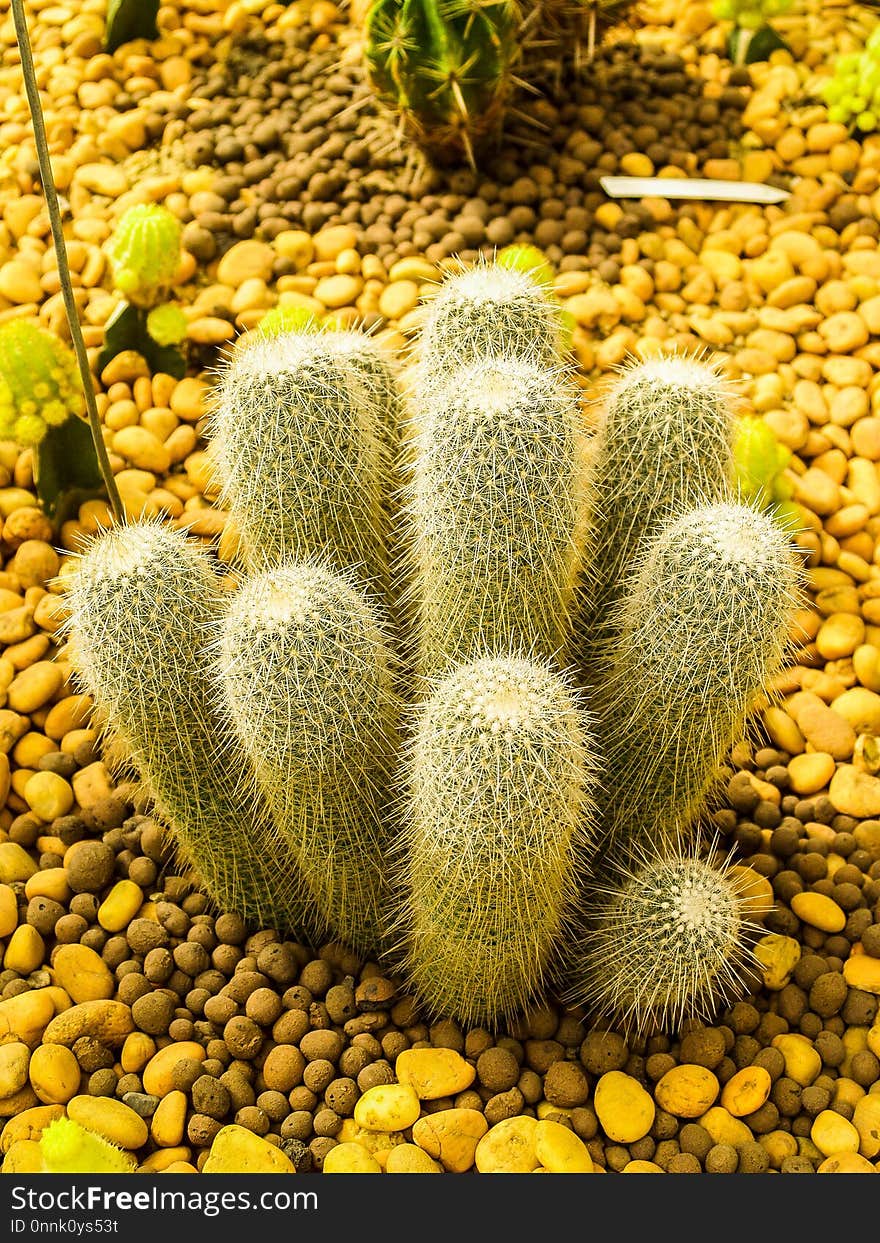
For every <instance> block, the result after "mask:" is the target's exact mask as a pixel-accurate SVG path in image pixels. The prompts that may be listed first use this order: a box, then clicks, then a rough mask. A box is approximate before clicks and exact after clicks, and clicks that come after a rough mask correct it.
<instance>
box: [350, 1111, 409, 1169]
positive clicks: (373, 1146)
mask: <svg viewBox="0 0 880 1243" xmlns="http://www.w3.org/2000/svg"><path fill="white" fill-rule="evenodd" d="M336 1139H337V1141H338V1142H339V1143H340V1144H346V1143H353V1144H360V1146H361V1148H363V1149H365V1150H366V1151H367V1152H368V1153H369V1154H370V1156H371V1157H373V1158H374V1160H376V1161H378V1162H379V1165H380V1166H381V1167H382V1169H383V1170H384V1169H385V1165H386V1163H387V1161H388V1157H389V1155H390V1154H391V1152H392V1151H393V1150H394V1149H395V1148H397V1147H399V1146H400V1145H401V1144H403V1143H405V1142H406V1137H405V1135H404V1133H403V1132H402V1131H368V1130H367V1129H366V1127H362V1126H358V1124H357V1123H356V1122H355V1120H354V1118H346V1119H345V1121H344V1122H343V1123H342V1126H341V1127H340V1128H339V1134H338V1135H337V1136H336Z"/></svg>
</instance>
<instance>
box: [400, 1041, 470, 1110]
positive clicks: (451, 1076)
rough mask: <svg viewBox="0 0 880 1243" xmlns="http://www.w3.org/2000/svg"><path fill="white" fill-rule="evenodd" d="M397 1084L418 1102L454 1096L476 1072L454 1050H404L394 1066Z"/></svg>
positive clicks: (464, 1088)
mask: <svg viewBox="0 0 880 1243" xmlns="http://www.w3.org/2000/svg"><path fill="white" fill-rule="evenodd" d="M394 1073H395V1075H396V1076H397V1079H398V1081H399V1082H400V1083H404V1084H409V1085H410V1086H411V1087H412V1088H413V1090H414V1091H415V1093H416V1096H417V1097H418V1098H419V1100H422V1101H432V1100H437V1099H438V1098H439V1097H442V1096H457V1095H458V1093H459V1092H464V1091H466V1090H467V1089H468V1088H469V1087H470V1086H471V1084H472V1083H473V1081H474V1079H475V1077H476V1073H477V1072H476V1069H475V1068H474V1067H473V1066H472V1065H471V1064H470V1063H469V1062H466V1061H465V1060H464V1058H463V1057H462V1056H461V1054H460V1053H456V1051H455V1050H454V1049H404V1051H403V1052H402V1053H400V1054H399V1055H398V1057H397V1060H396V1062H395V1063H394Z"/></svg>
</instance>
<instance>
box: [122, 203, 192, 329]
mask: <svg viewBox="0 0 880 1243" xmlns="http://www.w3.org/2000/svg"><path fill="white" fill-rule="evenodd" d="M181 237H182V231H181V226H180V221H179V220H178V219H177V217H176V216H175V215H174V213H173V212H170V211H169V210H168V208H167V207H161V206H160V205H159V204H158V203H137V204H136V205H135V206H134V207H129V209H128V210H127V211H126V212H124V213H123V214H122V216H121V217H120V219H119V222H118V223H117V225H116V228H115V229H114V231H113V234H112V236H111V237H110V238H109V240H108V242H107V246H106V250H107V256H108V258H109V260H110V267H111V271H112V274H113V284H114V285H115V286H116V288H117V289H118V290H119V292H120V293H122V294H124V295H125V296H126V298H128V300H129V301H130V302H132V303H135V304H137V305H139V306H150V305H152V304H153V303H154V302H155V301H156V298H157V296H158V294H159V293H160V292H161V291H162V290H163V289H165V288H166V287H167V286H168V285H170V284H171V283H172V281H173V279H174V276H175V274H176V272H177V269H178V267H179V265H180V256H181Z"/></svg>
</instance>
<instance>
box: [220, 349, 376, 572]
mask: <svg viewBox="0 0 880 1243" xmlns="http://www.w3.org/2000/svg"><path fill="white" fill-rule="evenodd" d="M332 335H333V334H331V333H326V334H325V333H321V332H313V331H310V330H305V331H302V332H289V333H284V334H282V335H279V336H272V337H262V336H260V335H259V334H257V333H253V334H248V336H247V337H245V338H244V339H243V340H242V342H241V344H240V345H239V346H238V347H237V348H236V349H235V350H233V351H232V354H231V357H230V358H229V360H228V362H227V363H226V364H225V366H224V368H223V370H222V372H221V374H220V377H219V383H218V385H217V389H216V394H215V396H216V401H215V404H214V409H213V412H212V418H211V423H212V450H213V457H214V461H215V464H216V468H217V473H218V477H219V480H220V484H221V497H220V501H221V504H223V505H225V506H226V507H227V508H228V510H229V512H230V515H231V516H232V518H233V520H234V521H235V523H236V525H237V527H238V529H239V531H240V533H241V537H242V547H243V549H244V555H245V560H246V563H247V566H248V568H249V569H251V570H259V569H267V568H269V567H270V566H273V565H279V564H281V563H282V562H284V561H285V560H288V559H290V558H295V559H297V560H304V559H308V558H309V557H314V556H326V557H327V558H328V559H329V560H330V562H331V563H332V564H333V565H335V566H336V567H337V568H339V569H348V568H353V567H358V568H359V569H360V570H361V572H362V575H363V576H364V577H366V578H367V579H368V580H369V581H370V582H371V583H373V584H376V585H385V584H386V583H387V568H388V567H387V556H386V552H385V535H386V528H387V517H386V511H385V508H384V506H383V496H384V493H385V490H386V487H387V483H388V473H389V469H390V463H389V460H388V454H387V450H386V448H385V446H384V443H383V438H382V429H381V427H380V424H379V416H378V413H377V409H376V405H375V402H372V401H371V400H370V392H369V390H368V389H367V388H366V387H365V385H364V384H363V383H362V381H361V380H360V378H359V376H358V373H357V371H356V369H355V368H353V367H352V366H350V365H349V364H348V363H346V362H345V361H344V359H343V358H341V357H340V355H339V353H338V352H337V351H336V350H335V349H334V348H333V347H332V346H328V341H329V340H330V338H331V337H332Z"/></svg>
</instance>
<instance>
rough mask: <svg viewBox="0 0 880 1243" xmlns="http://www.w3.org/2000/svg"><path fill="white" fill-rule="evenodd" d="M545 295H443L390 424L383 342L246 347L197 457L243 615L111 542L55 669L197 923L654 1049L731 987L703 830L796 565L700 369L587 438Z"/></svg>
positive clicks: (694, 364)
mask: <svg viewBox="0 0 880 1243" xmlns="http://www.w3.org/2000/svg"><path fill="white" fill-rule="evenodd" d="M531 264H532V257H531V256H530V257H529V259H528V263H520V262H518V261H516V260H515V261H514V262H512V263H511V264H510V266H505V265H504V264H489V263H486V262H481V263H480V264H478V265H477V266H476V267H474V268H472V269H466V270H462V271H460V272H458V273H457V274H454V275H449V276H448V277H447V278H446V280H445V282H444V284H443V285H442V286H441V288H440V289H439V290H438V291H437V292H436V296H434V297H433V298H432V299H431V300H430V301H429V302H428V303H427V304H426V307H425V315H424V321H423V329H422V333H421V336H420V338H419V340H418V342H417V352H416V355H415V360H414V365H413V366H411V367H410V369H409V372H408V382H407V385H406V388H405V390H404V386H403V385H399V384H398V379H397V374H396V369H395V367H394V366H393V365H392V364H390V363H389V362H388V361H387V360H386V359H385V357H384V355H383V354H382V352H381V350H380V348H379V346H378V345H377V343H376V342H375V341H374V340H373V339H372V338H370V337H369V336H368V335H365V334H359V333H357V332H351V331H334V330H332V329H329V330H328V329H325V328H323V327H322V329H321V330H320V331H316V330H315V325H314V324H313V323H312V322H308V323H305V324H296V325H294V326H293V327H292V328H290V329H288V330H286V331H284V330H282V329H281V327H280V326H279V328H278V330H277V331H275V330H273V331H272V332H271V333H268V334H266V333H261V332H251V333H248V334H246V336H245V337H244V338H243V339H242V340H241V341H240V342H239V343H238V344H237V346H236V348H235V349H234V350H232V351H231V352H230V354H229V356H228V359H227V360H226V362H225V363H224V365H223V367H222V369H221V372H220V374H219V376H218V381H217V385H216V391H215V407H214V412H213V416H212V424H211V441H212V445H211V448H212V453H213V456H214V460H215V462H216V464H217V469H218V474H219V478H220V482H221V486H222V503H223V504H224V506H225V507H226V508H227V509H228V510H229V515H230V520H231V521H232V522H233V523H234V524H235V527H236V528H237V529H238V530H240V531H241V533H242V536H243V547H244V553H243V556H242V558H241V560H242V564H241V565H240V566H238V567H236V571H237V575H238V578H237V585H236V586H235V587H234V588H232V587H230V586H229V584H228V583H227V582H226V581H225V580H221V579H220V578H219V577H218V573H217V569H216V568H215V567H214V566H213V565H212V564H211V561H210V560H209V557H208V555H207V554H206V553H205V552H204V550H202V549H201V548H200V547H199V546H197V545H196V544H195V543H194V542H191V541H190V540H188V539H187V538H186V537H184V536H183V535H181V534H179V533H178V532H172V531H166V530H164V529H163V528H160V527H158V526H155V525H151V524H135V525H133V526H129V527H123V528H120V529H116V530H111V531H110V532H108V533H105V534H104V535H101V536H99V537H97V539H96V541H95V543H94V544H93V546H92V547H91V549H90V550H88V551H87V552H86V553H85V555H84V556H83V558H82V561H81V563H80V568H79V572H78V574H77V575H76V576H75V580H74V585H73V587H72V589H71V592H70V596H69V603H70V607H71V614H72V618H71V630H72V639H73V646H74V649H75V659H76V662H77V667H78V669H79V671H80V675H81V677H82V680H83V684H84V687H85V689H87V690H89V691H90V693H91V694H92V695H93V696H94V699H95V701H96V704H97V705H98V707H99V709H100V710H101V711H102V712H103V714H104V715H105V717H106V719H107V722H108V726H109V728H111V729H112V730H114V731H115V732H116V733H117V734H118V735H120V737H121V738H122V740H123V742H124V744H125V746H126V747H127V749H128V751H129V753H130V755H131V756H132V758H133V759H134V761H135V763H136V765H137V767H138V769H139V770H140V771H141V774H142V776H143V778H144V780H145V782H146V783H147V785H148V787H149V788H150V790H151V791H152V793H153V795H154V798H155V800H156V804H157V809H158V811H159V812H160V813H161V814H162V816H163V817H164V818H165V820H166V821H167V822H168V823H169V824H170V825H171V827H172V828H173V829H174V832H175V835H176V838H177V840H178V842H179V843H180V847H181V849H182V851H183V852H184V854H185V855H186V856H187V857H188V858H189V859H190V860H191V862H192V863H193V865H194V866H195V867H196V868H197V870H198V871H199V872H200V873H201V875H202V879H203V881H204V883H205V886H206V888H207V890H208V892H209V893H211V895H212V896H213V897H214V899H215V901H217V902H219V903H220V904H223V905H229V904H234V905H236V906H237V907H238V909H241V910H242V911H243V912H244V913H245V914H246V915H247V916H248V917H249V918H252V919H257V918H267V919H268V920H269V921H270V922H271V923H272V924H273V925H274V926H275V927H284V928H294V929H297V930H300V929H301V930H302V932H303V934H304V935H305V936H306V937H308V938H309V939H311V940H312V942H313V943H315V941H316V939H317V938H320V937H324V936H325V935H332V936H336V937H339V938H341V939H342V940H344V941H345V942H347V943H348V944H350V945H352V946H354V947H356V948H357V949H358V950H359V951H361V952H364V953H371V952H372V953H375V954H377V955H379V956H380V957H382V958H383V960H384V961H387V962H388V963H389V965H392V966H394V967H399V968H400V969H401V970H402V971H403V973H404V974H405V976H406V978H407V980H408V982H409V984H410V985H411V987H412V989H413V991H414V992H415V994H416V995H417V996H418V997H419V999H420V1000H421V1002H422V1004H423V1006H424V1008H425V1010H426V1012H429V1013H431V1014H433V1015H439V1014H444V1013H445V1014H451V1015H453V1016H455V1017H457V1018H459V1019H462V1020H464V1021H467V1022H479V1023H482V1024H485V1025H489V1026H492V1025H495V1024H497V1023H498V1022H500V1021H501V1020H502V1019H503V1018H505V1017H509V1016H510V1015H512V1014H515V1013H516V1012H517V1011H519V1010H521V1009H522V1008H523V1007H524V1006H525V1005H526V1004H528V1003H529V1002H530V1001H531V1000H532V999H533V998H535V997H536V996H537V995H538V994H539V993H540V992H541V990H542V989H544V988H545V987H547V986H550V985H552V986H553V987H554V988H557V987H558V988H561V989H565V988H568V989H569V990H570V994H571V997H572V998H573V1000H575V1001H577V1002H578V1003H583V1004H585V1005H587V1006H588V1007H590V1008H592V1009H593V1010H595V1011H597V1012H599V1013H600V1014H601V1015H603V1016H606V1015H611V1014H614V1015H617V1016H620V1017H622V1020H623V1021H624V1022H625V1023H626V1024H627V1025H630V1026H633V1027H635V1028H638V1029H640V1030H641V1029H644V1028H647V1027H649V1026H650V1025H651V1024H652V1023H654V1022H660V1023H665V1024H675V1023H677V1022H678V1021H680V1019H681V1018H682V1017H683V1016H684V1015H686V1014H691V1013H705V1012H707V1011H708V1009H709V1007H710V1006H711V1005H712V1004H714V1002H715V1000H716V999H718V998H720V997H722V996H726V995H728V994H730V993H732V992H733V991H735V988H736V983H737V980H738V979H739V978H740V975H741V969H742V967H743V966H744V965H745V963H746V962H747V959H748V942H749V937H750V935H751V932H750V928H751V925H750V924H749V920H748V914H749V908H748V906H747V904H746V903H745V902H744V901H743V900H742V895H741V893H740V889H741V888H742V885H741V883H740V882H739V881H738V879H737V876H738V874H737V873H736V871H735V870H734V869H732V868H731V866H730V862H729V861H727V862H725V861H723V860H720V861H719V860H718V859H716V858H715V857H714V856H711V855H710V857H704V856H705V852H704V850H703V848H702V847H701V843H700V832H699V819H700V813H701V810H702V807H703V803H704V800H705V797H706V794H707V791H708V790H709V788H710V786H711V782H712V778H713V774H714V773H715V770H716V768H717V766H718V764H719V763H720V762H721V761H722V760H723V758H724V754H725V751H726V749H727V748H728V747H729V746H730V744H731V743H732V742H733V741H734V740H735V738H736V736H737V733H738V731H739V730H740V729H741V728H742V727H743V722H744V719H745V716H746V713H747V711H748V709H749V707H750V705H751V703H752V701H753V699H754V697H755V696H756V695H758V694H759V693H760V691H761V689H762V687H763V686H764V685H765V683H766V680H767V678H768V677H769V676H770V675H771V674H772V673H773V672H774V671H775V669H776V668H777V666H778V665H779V663H780V661H781V660H782V658H783V654H784V643H785V636H786V634H787V633H788V629H789V619H790V613H791V609H792V604H793V601H794V599H795V596H796V593H797V589H798V567H797V562H796V553H795V550H794V546H793V544H792V543H791V540H790V539H789V537H788V535H787V533H786V532H785V531H784V530H783V529H782V528H781V527H780V526H779V525H778V524H776V523H775V522H773V520H772V519H771V517H770V516H769V515H767V514H765V513H764V512H763V511H762V510H761V508H760V506H759V505H758V504H755V503H745V502H744V501H743V500H742V499H740V497H739V496H738V495H737V493H736V489H735V484H734V468H733V459H732V428H733V412H732V405H731V399H730V395H729V394H728V392H727V389H726V386H725V385H724V384H723V383H722V381H721V379H720V378H719V376H718V374H717V373H716V371H715V370H714V369H713V368H712V367H710V366H708V365H707V364H705V363H702V362H700V361H694V360H687V359H683V358H675V357H673V358H669V359H663V360H657V361H652V362H647V363H639V364H636V365H631V366H630V367H628V368H627V370H626V371H625V373H624V374H623V375H622V376H621V377H620V379H619V380H618V381H617V383H616V384H615V385H614V386H613V387H612V388H611V390H610V392H609V393H608V394H607V395H606V399H605V403H604V408H603V413H602V416H601V418H600V420H599V427H598V431H597V432H596V433H595V434H594V435H593V437H592V439H590V438H589V436H588V433H587V431H586V426H587V424H586V420H585V419H584V417H583V414H582V411H581V408H580V402H579V400H578V398H577V396H576V390H575V389H574V388H573V387H572V385H571V380H570V377H569V376H568V374H567V366H566V363H565V360H564V356H563V354H562V343H563V341H564V337H563V334H562V332H561V327H562V320H561V306H560V304H559V302H558V300H556V299H555V297H554V295H553V291H552V288H549V287H548V285H547V282H546V279H545V278H542V275H539V273H538V268H539V265H534V269H533V271H534V274H532V272H530V270H524V269H527V268H529V266H530V265H531ZM398 439H399V441H400V446H401V447H400V448H399V449H398V451H397V453H396V455H394V456H392V450H393V449H394V447H395V445H396V444H397V443H398ZM389 548H394V550H395V552H394V555H393V556H390V555H389ZM584 653H586V655H584Z"/></svg>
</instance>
